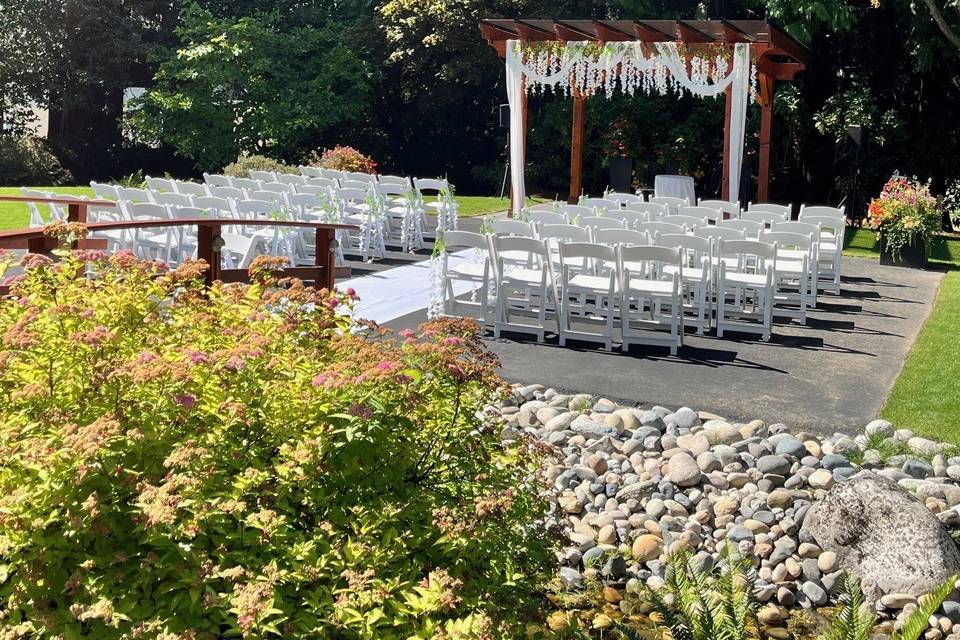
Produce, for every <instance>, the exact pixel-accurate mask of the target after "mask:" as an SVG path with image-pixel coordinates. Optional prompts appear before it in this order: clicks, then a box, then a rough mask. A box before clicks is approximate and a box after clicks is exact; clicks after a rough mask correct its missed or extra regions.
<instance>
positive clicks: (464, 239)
mask: <svg viewBox="0 0 960 640" xmlns="http://www.w3.org/2000/svg"><path fill="white" fill-rule="evenodd" d="M463 249H473V250H474V251H475V252H476V258H477V259H476V260H470V261H466V260H458V261H457V262H456V263H455V264H453V265H451V264H450V255H451V254H452V253H454V252H455V251H458V250H463ZM441 259H442V260H443V264H442V274H443V275H442V278H443V285H442V297H441V302H440V304H441V306H440V313H441V314H442V315H445V316H456V315H459V313H458V312H457V309H458V308H459V307H468V308H476V309H478V310H479V316H480V317H479V320H480V324H481V325H486V324H487V309H488V307H489V306H490V282H491V280H492V279H493V266H492V264H491V262H490V243H489V242H488V241H487V238H486V237H484V236H483V235H482V234H479V233H473V232H470V231H447V232H445V233H444V234H443V255H442V258H441ZM457 282H466V283H469V284H470V285H473V286H471V299H470V300H463V299H458V298H457V295H456V291H455V289H454V284H455V283H457ZM476 285H480V286H479V293H478V292H477V287H476Z"/></svg>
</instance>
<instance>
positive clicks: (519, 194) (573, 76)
mask: <svg viewBox="0 0 960 640" xmlns="http://www.w3.org/2000/svg"><path fill="white" fill-rule="evenodd" d="M654 44H655V47H654V51H655V53H654V54H653V55H651V56H650V57H646V56H644V54H643V47H642V46H641V43H640V42H611V43H606V44H605V45H604V46H603V47H602V48H601V49H599V50H598V49H597V48H596V46H595V45H594V44H593V43H588V42H567V43H566V44H565V46H564V47H563V49H562V52H560V53H559V55H558V54H557V53H551V52H546V51H540V52H533V53H531V54H529V55H528V57H527V58H528V59H526V60H525V59H524V53H523V50H522V47H521V43H520V41H518V40H507V43H506V45H507V46H506V56H505V58H506V71H507V102H508V103H509V104H510V185H511V187H512V193H513V194H514V198H513V213H514V214H517V213H519V212H520V210H521V209H522V208H523V206H524V203H525V202H526V187H525V185H524V144H523V138H524V135H525V132H524V131H523V113H522V109H521V100H522V95H523V93H524V92H525V91H527V90H529V89H532V88H536V87H540V88H543V87H546V88H551V89H555V90H561V91H563V93H564V94H566V95H569V94H571V93H572V92H573V91H572V90H573V89H574V88H575V89H577V90H579V92H580V93H582V94H584V95H591V94H594V93H597V92H600V91H603V92H604V93H606V95H607V96H610V95H612V93H613V91H614V89H615V88H619V89H620V90H622V91H624V92H625V93H629V94H633V93H634V92H635V91H637V90H643V91H657V92H658V93H661V94H663V93H667V92H668V91H669V90H670V89H674V90H678V91H689V92H690V93H691V94H693V95H696V96H701V97H710V96H717V95H720V93H722V92H724V91H726V90H727V89H728V88H730V95H731V98H730V99H731V105H730V107H731V108H730V116H731V118H730V131H729V148H730V158H729V166H728V175H729V183H728V187H729V194H730V195H729V197H730V200H733V201H737V200H738V199H739V190H740V189H739V187H740V167H741V165H742V163H743V143H744V135H745V129H746V118H747V104H748V102H749V99H750V97H751V96H752V95H753V93H754V92H753V91H752V90H751V79H752V74H751V62H750V45H749V44H746V43H737V44H735V45H734V50H733V63H732V64H728V62H727V60H726V59H725V58H724V57H723V56H722V55H718V56H717V57H716V59H715V60H713V59H710V58H702V57H699V56H694V57H692V58H691V59H690V60H689V62H690V65H689V66H690V70H689V72H688V70H687V67H688V64H687V63H688V60H687V56H686V54H685V53H684V54H682V53H681V51H680V47H679V45H678V44H677V43H676V42H657V43H654Z"/></svg>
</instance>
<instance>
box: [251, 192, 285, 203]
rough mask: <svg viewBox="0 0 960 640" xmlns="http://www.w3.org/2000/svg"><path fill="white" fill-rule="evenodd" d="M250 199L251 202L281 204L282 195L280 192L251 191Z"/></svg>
mask: <svg viewBox="0 0 960 640" xmlns="http://www.w3.org/2000/svg"><path fill="white" fill-rule="evenodd" d="M250 198H252V199H253V200H266V201H267V202H283V193H282V192H280V191H266V190H260V191H251V192H250Z"/></svg>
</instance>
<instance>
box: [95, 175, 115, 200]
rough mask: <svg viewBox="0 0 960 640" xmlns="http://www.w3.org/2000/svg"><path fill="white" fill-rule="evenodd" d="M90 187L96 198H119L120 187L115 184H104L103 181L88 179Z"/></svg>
mask: <svg viewBox="0 0 960 640" xmlns="http://www.w3.org/2000/svg"><path fill="white" fill-rule="evenodd" d="M90 188H91V189H93V196H94V197H95V198H97V199H98V200H119V199H120V187H118V186H117V185H115V184H104V183H103V182H94V181H93V180H91V181H90Z"/></svg>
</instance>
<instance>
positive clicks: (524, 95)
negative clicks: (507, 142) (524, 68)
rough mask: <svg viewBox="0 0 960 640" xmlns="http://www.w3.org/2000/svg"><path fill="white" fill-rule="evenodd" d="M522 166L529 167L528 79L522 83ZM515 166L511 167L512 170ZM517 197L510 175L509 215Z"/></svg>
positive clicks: (511, 214)
mask: <svg viewBox="0 0 960 640" xmlns="http://www.w3.org/2000/svg"><path fill="white" fill-rule="evenodd" d="M520 121H521V123H522V124H521V125H520V167H521V171H524V172H526V167H527V84H526V80H524V82H523V83H522V85H521V87H520ZM512 155H513V154H511V158H510V162H511V163H512V162H513V157H512ZM512 171H513V167H511V172H512ZM514 198H516V194H515V193H514V192H513V176H512V175H511V177H510V210H509V211H507V217H508V218H512V217H513V199H514ZM526 204H527V203H526V202H523V203H521V204H520V206H521V207H523V206H524V205H526Z"/></svg>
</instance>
